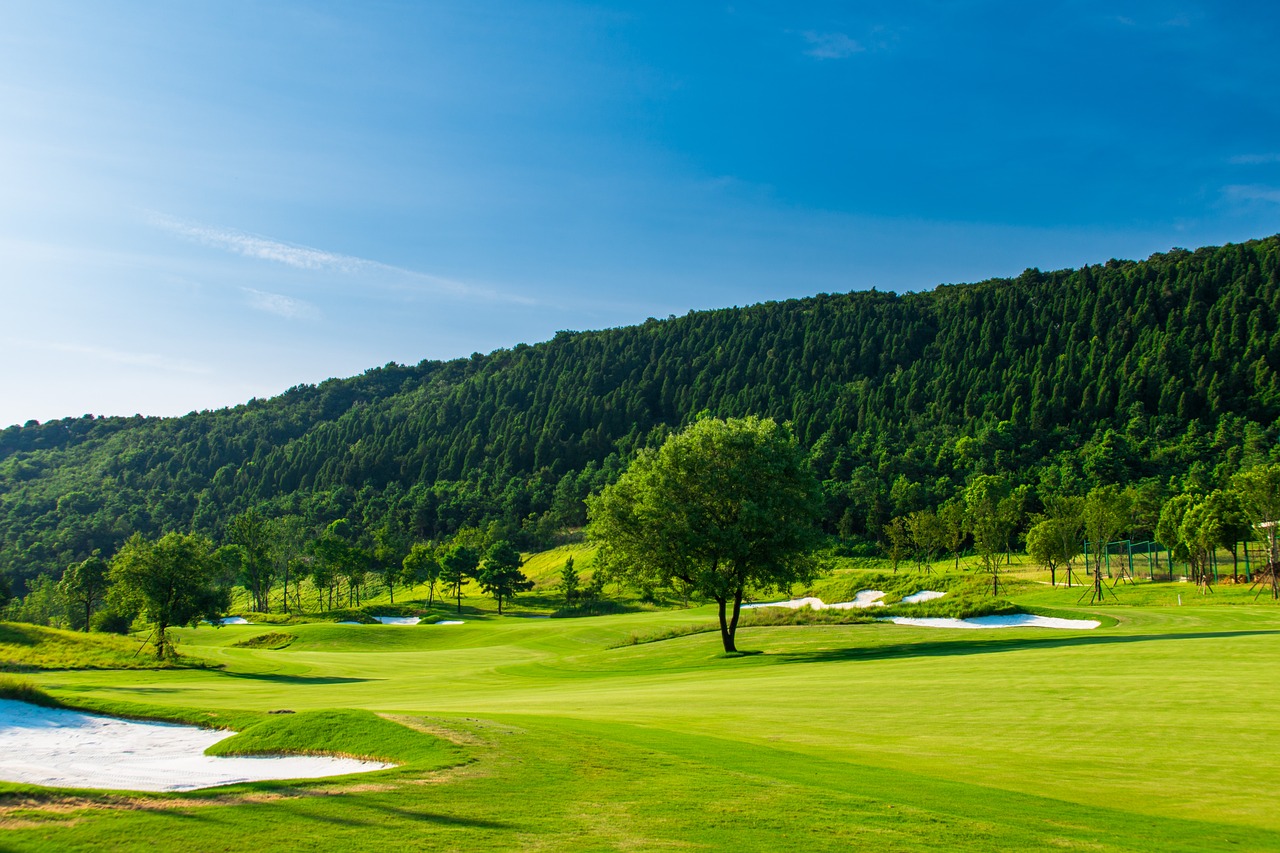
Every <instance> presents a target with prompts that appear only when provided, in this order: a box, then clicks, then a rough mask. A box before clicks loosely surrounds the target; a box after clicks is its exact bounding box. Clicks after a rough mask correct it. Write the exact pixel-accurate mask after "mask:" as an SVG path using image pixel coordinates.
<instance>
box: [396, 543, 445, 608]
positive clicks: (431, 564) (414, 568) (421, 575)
mask: <svg viewBox="0 0 1280 853" xmlns="http://www.w3.org/2000/svg"><path fill="white" fill-rule="evenodd" d="M401 566H402V567H403V577H404V580H405V583H407V584H411V585H417V584H420V583H425V584H426V585H427V596H428V598H427V605H428V606H430V605H432V604H435V600H436V581H438V580H439V579H440V560H439V559H437V558H436V549H435V548H434V547H432V546H431V545H429V544H427V543H426V542H415V543H413V547H412V548H410V549H409V553H408V554H406V555H405V558H404V559H403V560H402V561H401Z"/></svg>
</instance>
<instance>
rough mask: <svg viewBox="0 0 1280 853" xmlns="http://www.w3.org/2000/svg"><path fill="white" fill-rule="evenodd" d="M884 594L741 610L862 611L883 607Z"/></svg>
mask: <svg viewBox="0 0 1280 853" xmlns="http://www.w3.org/2000/svg"><path fill="white" fill-rule="evenodd" d="M882 598H884V593H883V592H881V591H880V590H878V589H864V590H862V591H861V592H859V593H858V594H857V595H855V596H854V597H853V601H840V602H837V603H835V604H826V603H825V602H823V600H822V599H821V598H793V599H791V600H790V601H771V602H766V603H762V604H744V605H742V609H743V610H755V609H756V608H757V607H787V608H790V609H791V610H799V609H800V608H802V607H809V608H812V609H813V610H854V609H858V610H862V609H864V608H867V607H884V602H883V601H881V600H880V599H882Z"/></svg>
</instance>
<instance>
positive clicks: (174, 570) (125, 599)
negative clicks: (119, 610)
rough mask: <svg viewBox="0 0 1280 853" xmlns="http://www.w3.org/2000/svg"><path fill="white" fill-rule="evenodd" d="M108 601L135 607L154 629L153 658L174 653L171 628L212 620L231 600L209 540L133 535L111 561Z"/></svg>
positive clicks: (191, 536)
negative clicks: (146, 537) (202, 620)
mask: <svg viewBox="0 0 1280 853" xmlns="http://www.w3.org/2000/svg"><path fill="white" fill-rule="evenodd" d="M109 577H110V581H111V597H112V599H113V600H114V601H115V602H117V603H118V604H121V605H124V607H126V608H128V607H132V608H136V609H137V610H138V611H139V612H140V613H141V614H142V616H143V617H144V618H145V619H146V620H147V621H148V622H150V623H151V624H153V625H154V626H155V631H154V636H155V649H156V657H157V658H160V659H164V658H165V657H170V656H172V654H173V648H172V646H170V644H169V637H168V631H169V629H170V628H172V627H174V626H176V625H192V626H194V625H195V624H196V623H198V622H199V621H200V620H201V619H208V620H210V621H215V620H217V619H218V617H219V616H220V614H221V613H222V611H223V610H224V609H225V608H226V607H227V606H228V604H229V603H230V600H231V596H230V592H229V590H228V588H227V586H226V585H225V584H224V583H223V580H224V578H223V572H222V567H221V566H220V565H219V563H218V561H217V560H215V559H214V557H213V548H212V546H211V545H210V543H209V540H208V539H206V538H204V537H203V536H199V535H196V534H191V533H167V534H165V535H164V536H162V537H161V538H159V539H157V540H154V541H152V540H148V539H145V538H143V537H142V535H141V534H138V533H135V534H134V535H133V536H131V537H129V539H128V540H127V541H126V542H125V543H124V546H123V547H121V549H120V550H119V551H118V552H117V553H116V555H115V556H114V557H112V558H111V570H110V574H109Z"/></svg>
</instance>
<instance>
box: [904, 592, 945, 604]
mask: <svg viewBox="0 0 1280 853" xmlns="http://www.w3.org/2000/svg"><path fill="white" fill-rule="evenodd" d="M944 595H946V593H945V592H938V591H937V590H933V589H922V590H920V592H913V593H911V595H904V596H902V603H903V604H919V603H920V602H922V601H933V600H934V599H935V598H942V597H943V596H944Z"/></svg>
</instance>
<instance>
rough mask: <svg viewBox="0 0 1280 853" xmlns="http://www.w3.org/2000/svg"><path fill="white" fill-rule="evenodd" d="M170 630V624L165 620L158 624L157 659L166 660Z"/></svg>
mask: <svg viewBox="0 0 1280 853" xmlns="http://www.w3.org/2000/svg"><path fill="white" fill-rule="evenodd" d="M168 630H169V625H168V624H167V623H165V622H161V623H160V624H159V625H157V626H156V660H164V652H165V647H166V646H168V645H169V642H168V634H167V632H168Z"/></svg>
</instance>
